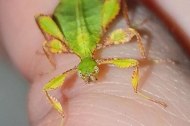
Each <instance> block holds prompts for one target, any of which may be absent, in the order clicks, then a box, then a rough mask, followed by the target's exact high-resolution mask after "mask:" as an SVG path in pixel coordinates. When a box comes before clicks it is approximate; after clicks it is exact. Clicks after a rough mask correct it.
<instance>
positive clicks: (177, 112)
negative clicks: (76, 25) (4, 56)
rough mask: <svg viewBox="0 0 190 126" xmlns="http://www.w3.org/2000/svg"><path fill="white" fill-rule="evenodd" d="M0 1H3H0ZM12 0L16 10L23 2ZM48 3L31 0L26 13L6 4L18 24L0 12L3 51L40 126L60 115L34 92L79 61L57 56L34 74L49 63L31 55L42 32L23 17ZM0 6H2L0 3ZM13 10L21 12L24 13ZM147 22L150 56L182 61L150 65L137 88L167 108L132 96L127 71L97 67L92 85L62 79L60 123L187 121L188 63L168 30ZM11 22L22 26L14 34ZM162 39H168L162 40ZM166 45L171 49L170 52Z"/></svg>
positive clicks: (134, 53) (57, 121)
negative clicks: (26, 85) (22, 80)
mask: <svg viewBox="0 0 190 126" xmlns="http://www.w3.org/2000/svg"><path fill="white" fill-rule="evenodd" d="M1 1H2V3H3V0H1ZM15 2H16V4H17V5H18V8H20V7H21V6H22V5H23V6H25V5H27V4H26V3H24V2H23V1H19V2H18V1H15ZM30 2H31V1H30ZM51 2H53V3H51ZM51 2H49V3H48V2H44V1H40V2H39V1H38V2H37V1H36V2H35V1H32V2H31V3H33V4H28V8H29V7H30V8H31V10H30V9H29V10H30V11H28V12H27V11H21V10H18V8H12V9H15V10H13V11H14V12H17V17H20V18H22V19H25V20H26V24H23V23H21V22H20V20H10V19H9V18H11V19H14V18H13V17H14V16H16V15H15V14H12V13H10V14H12V15H10V17H9V16H7V17H6V16H4V17H5V18H4V19H1V20H0V21H1V23H0V24H1V27H0V29H1V33H2V36H3V40H4V41H3V42H4V47H5V49H6V50H7V52H8V54H9V56H10V57H11V59H12V61H13V63H14V64H15V65H16V66H17V67H18V68H19V69H20V70H21V72H22V73H23V74H24V75H25V76H26V77H27V78H29V80H31V83H32V86H31V91H30V94H29V115H30V120H31V124H33V125H42V126H43V125H50V126H51V125H61V123H62V122H61V121H62V119H61V118H60V116H59V115H58V114H57V113H56V112H55V111H54V110H52V109H51V107H50V106H49V104H48V103H47V102H46V99H45V97H44V95H43V94H41V93H40V92H41V89H42V86H43V84H44V82H46V81H47V80H49V79H50V78H52V77H53V76H54V75H56V74H57V73H61V72H62V71H65V70H67V68H68V67H73V66H74V65H75V64H77V63H78V62H79V60H78V59H77V58H76V57H74V56H71V55H69V56H57V57H56V59H57V62H58V67H60V69H58V70H56V71H54V72H53V73H51V74H50V75H46V76H43V77H41V76H40V75H39V73H41V72H48V71H49V70H51V67H50V66H51V65H50V64H49V62H48V61H47V59H46V57H45V56H40V55H38V56H36V50H39V49H41V43H40V42H41V41H42V40H43V36H41V34H40V31H38V30H36V29H37V27H36V24H35V22H34V21H33V22H32V21H31V20H32V18H29V17H30V16H31V15H33V14H35V13H37V12H42V11H43V12H46V13H48V12H49V13H50V12H52V10H53V8H54V6H52V5H56V4H57V3H56V2H55V1H51ZM54 2H55V3H54ZM5 3H6V2H5ZM0 5H2V4H1V3H0ZM13 5H14V6H15V3H14V1H13V2H10V3H9V2H7V3H6V4H5V6H3V7H4V9H3V11H1V15H3V14H4V13H6V14H7V12H10V10H9V9H8V10H7V8H8V7H11V6H13ZM31 5H33V6H31ZM44 6H45V7H47V8H44V10H43V9H42V8H43V7H44ZM3 7H0V8H3ZM16 10H17V11H16ZM19 11H21V12H23V13H25V15H24V14H22V13H20V12H19ZM146 13H147V12H146ZM7 18H8V19H7ZM13 22H14V23H13ZM152 23H153V26H154V28H153V29H152V30H153V32H152V33H154V30H155V31H156V33H160V34H157V35H156V36H155V35H154V38H152V39H153V40H152V41H153V42H152V44H151V51H150V52H152V54H149V55H150V56H151V57H153V58H158V57H159V58H160V57H161V58H172V59H175V60H178V61H183V62H182V64H183V65H180V66H173V65H171V64H170V65H166V64H160V65H156V66H154V69H153V70H152V72H153V73H152V72H151V74H148V75H147V73H146V74H145V76H144V77H143V78H145V79H143V80H146V81H145V82H146V83H145V82H144V84H143V86H142V88H143V90H144V91H147V92H149V93H151V94H152V96H153V97H158V98H159V97H160V98H161V99H163V100H165V101H166V102H167V103H168V105H169V106H168V107H167V109H166V110H165V109H163V108H161V107H160V106H158V105H155V104H153V103H151V102H149V101H146V100H144V99H142V98H139V97H137V96H135V95H134V93H133V90H132V89H131V85H130V81H129V79H130V73H131V71H130V70H128V71H127V72H126V71H125V70H120V69H115V68H112V67H111V68H105V67H103V68H104V71H107V72H105V73H107V74H105V73H104V72H102V76H103V78H102V79H100V82H98V83H97V84H94V85H84V82H83V81H82V80H81V79H78V78H77V77H75V76H74V78H75V79H76V80H75V82H73V81H72V79H69V80H68V81H67V83H68V84H67V86H65V87H64V88H63V89H62V90H64V100H65V104H64V105H65V107H66V109H65V110H66V111H67V114H68V117H69V118H68V119H67V121H66V125H68V126H70V125H72V126H73V125H82V126H88V125H92V126H93V125H95V126H97V125H103V126H106V125H109V126H110V125H111V126H112V125H113V126H114V125H116V124H117V125H119V126H123V125H127V124H128V125H130V124H132V125H137V126H138V125H140V124H142V125H143V124H144V125H158V126H159V125H169V124H171V125H176V126H178V125H184V126H187V125H189V122H188V121H189V118H190V115H189V112H190V110H189V107H188V106H189V100H188V99H189V97H190V95H189V93H188V92H189V89H190V87H189V82H190V81H189V79H188V76H187V75H189V61H188V60H187V57H185V56H184V54H183V53H181V51H179V50H180V48H179V47H178V45H177V44H176V43H173V39H171V38H170V34H168V33H167V32H166V31H164V29H163V28H160V27H161V26H159V25H157V24H159V23H158V22H156V23H155V22H152ZM2 24H4V25H2ZM8 24H9V25H8ZM10 24H11V26H12V27H13V26H14V27H13V29H11V30H10V29H8V27H10ZM16 24H22V25H23V26H22V28H23V29H21V30H20V31H19V32H17V30H18V29H17V28H15V27H16V26H17V27H18V25H16ZM151 26H152V25H151ZM149 27H150V24H149ZM158 30H159V31H158ZM2 31H3V32H2ZM15 33H16V34H15ZM23 33H24V34H25V36H24V37H25V39H23ZM26 33H28V34H26ZM30 33H33V34H30ZM161 33H162V34H161ZM7 34H8V35H7ZM10 36H11V37H10ZM13 40H14V41H13ZM163 40H164V42H165V41H166V42H168V43H164V44H162V42H163ZM18 43H19V44H18ZM18 45H19V46H18ZM167 47H172V50H171V49H169V48H167ZM26 48H27V53H21V52H23V50H24V51H25V50H26ZM122 49H123V50H122ZM127 49H128V50H127ZM133 49H136V46H135V44H131V45H130V44H129V45H126V46H124V47H122V46H120V47H114V48H112V49H106V50H105V51H104V52H102V53H101V56H102V57H111V56H113V55H114V56H127V57H128V56H130V57H138V51H137V50H133ZM163 49H164V50H163ZM118 50H119V51H118ZM113 53H115V54H113ZM121 54H122V55H121ZM23 57H24V58H25V59H24V58H23ZM31 57H33V58H31ZM65 59H67V61H65ZM68 59H69V60H68ZM35 64H36V65H35ZM28 66H30V67H28ZM61 66H65V67H61ZM32 68H33V70H32ZM47 68H49V69H47ZM144 69H145V68H144ZM142 71H143V70H142ZM126 75H127V77H126ZM118 77H120V79H118ZM146 78H148V79H146ZM143 80H142V81H143ZM126 81H128V82H126ZM125 84H126V85H125ZM123 85H124V86H123ZM155 86H156V87H155ZM158 89H160V91H158ZM55 94H57V96H58V97H59V96H60V92H55ZM164 96H165V97H164ZM66 97H67V98H66ZM66 100H67V101H66ZM47 110H49V111H47ZM47 112H48V113H47ZM87 119H88V121H87ZM174 120H175V121H174Z"/></svg>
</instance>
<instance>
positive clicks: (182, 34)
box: [143, 0, 190, 55]
mask: <svg viewBox="0 0 190 126" xmlns="http://www.w3.org/2000/svg"><path fill="white" fill-rule="evenodd" d="M143 2H144V3H145V5H147V6H148V7H149V8H150V9H151V10H153V11H154V12H156V14H157V15H158V16H160V17H161V19H162V20H163V21H164V22H165V23H166V25H167V26H168V27H169V30H170V31H171V32H172V33H173V34H174V35H175V37H176V38H177V39H178V40H179V41H178V42H179V43H180V44H181V45H182V46H183V48H184V49H185V51H186V52H188V54H189V55H190V30H189V28H190V24H189V22H190V18H189V16H187V13H186V12H189V3H190V2H189V1H188V0H183V2H182V1H172V0H167V1H160V0H143Z"/></svg>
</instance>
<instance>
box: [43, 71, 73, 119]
mask: <svg viewBox="0 0 190 126" xmlns="http://www.w3.org/2000/svg"><path fill="white" fill-rule="evenodd" d="M74 71H76V68H73V69H71V70H69V71H66V72H64V73H62V74H60V75H58V76H56V77H54V78H53V79H52V80H50V81H49V82H48V83H47V84H45V85H44V87H43V91H44V92H45V95H46V97H47V98H48V100H49V102H50V103H51V104H52V106H53V108H54V109H55V110H56V111H58V112H59V114H61V116H63V117H64V111H63V108H62V106H61V103H60V102H59V101H58V100H57V99H56V98H55V97H53V96H51V95H50V94H49V91H51V90H55V89H57V88H60V87H61V86H62V85H63V83H64V81H65V78H66V76H67V75H68V74H70V73H72V72H74Z"/></svg>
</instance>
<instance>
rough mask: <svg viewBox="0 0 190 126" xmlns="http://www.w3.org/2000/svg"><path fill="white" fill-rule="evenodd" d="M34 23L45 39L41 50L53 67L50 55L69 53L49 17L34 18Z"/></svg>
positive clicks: (59, 32)
mask: <svg viewBox="0 0 190 126" xmlns="http://www.w3.org/2000/svg"><path fill="white" fill-rule="evenodd" d="M36 22H37V24H38V26H39V28H40V30H41V31H42V33H43V35H44V37H45V39H46V41H45V42H44V43H43V50H44V52H45V54H46V56H47V58H48V59H49V61H50V63H51V64H52V65H53V66H54V67H55V62H54V60H53V59H52V58H53V57H52V54H58V53H70V51H69V49H68V48H67V46H66V44H65V43H64V42H65V40H64V36H63V34H62V33H61V31H60V30H59V28H58V26H57V25H56V23H55V22H54V21H53V19H52V18H51V17H50V16H46V15H39V16H37V17H36Z"/></svg>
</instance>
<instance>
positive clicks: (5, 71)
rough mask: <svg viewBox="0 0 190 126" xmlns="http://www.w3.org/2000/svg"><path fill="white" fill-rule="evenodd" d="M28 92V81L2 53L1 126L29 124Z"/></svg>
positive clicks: (0, 76) (0, 69)
mask: <svg viewBox="0 0 190 126" xmlns="http://www.w3.org/2000/svg"><path fill="white" fill-rule="evenodd" d="M1 51H2V50H1ZM27 92H28V82H27V81H26V80H25V79H24V78H23V77H22V76H21V75H20V74H19V72H18V71H17V70H16V69H15V68H14V66H12V65H11V63H10V61H9V60H8V59H7V58H6V56H4V55H3V54H2V53H0V126H28V125H29V123H28V115H27V97H28V94H27Z"/></svg>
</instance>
